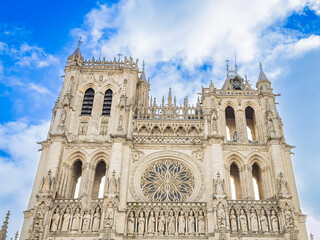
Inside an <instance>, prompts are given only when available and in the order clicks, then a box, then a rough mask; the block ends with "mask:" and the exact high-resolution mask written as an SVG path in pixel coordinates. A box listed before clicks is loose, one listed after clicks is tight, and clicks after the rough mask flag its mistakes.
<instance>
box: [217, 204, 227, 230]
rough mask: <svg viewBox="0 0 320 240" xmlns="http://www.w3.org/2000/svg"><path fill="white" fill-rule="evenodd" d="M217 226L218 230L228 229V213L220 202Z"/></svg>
mask: <svg viewBox="0 0 320 240" xmlns="http://www.w3.org/2000/svg"><path fill="white" fill-rule="evenodd" d="M217 225H218V229H221V228H225V227H226V212H225V210H224V206H223V204H222V203H221V202H219V203H218V206H217Z"/></svg>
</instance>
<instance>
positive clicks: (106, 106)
mask: <svg viewBox="0 0 320 240" xmlns="http://www.w3.org/2000/svg"><path fill="white" fill-rule="evenodd" d="M112 94H113V92H112V90H111V89H108V90H107V91H106V92H105V94H104V100H103V107H102V115H104V116H110V114H111V105H112Z"/></svg>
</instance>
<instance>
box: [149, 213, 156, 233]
mask: <svg viewBox="0 0 320 240" xmlns="http://www.w3.org/2000/svg"><path fill="white" fill-rule="evenodd" d="M155 224H156V218H155V216H154V212H153V211H151V212H150V217H149V221H148V233H149V234H151V235H153V234H154V229H155Z"/></svg>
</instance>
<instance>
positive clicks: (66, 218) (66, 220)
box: [61, 208, 71, 232]
mask: <svg viewBox="0 0 320 240" xmlns="http://www.w3.org/2000/svg"><path fill="white" fill-rule="evenodd" d="M70 212H71V209H70V208H67V209H66V213H65V214H63V221H62V226H61V231H62V232H66V231H68V230H69V224H70V219H71V214H70Z"/></svg>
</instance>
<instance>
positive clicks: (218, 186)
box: [214, 172, 225, 195]
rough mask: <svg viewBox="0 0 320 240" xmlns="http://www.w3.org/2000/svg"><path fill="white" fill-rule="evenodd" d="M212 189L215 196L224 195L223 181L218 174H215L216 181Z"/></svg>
mask: <svg viewBox="0 0 320 240" xmlns="http://www.w3.org/2000/svg"><path fill="white" fill-rule="evenodd" d="M214 188H215V194H216V195H225V184H224V179H221V177H220V173H219V172H218V173H217V179H216V180H215V181H214Z"/></svg>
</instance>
